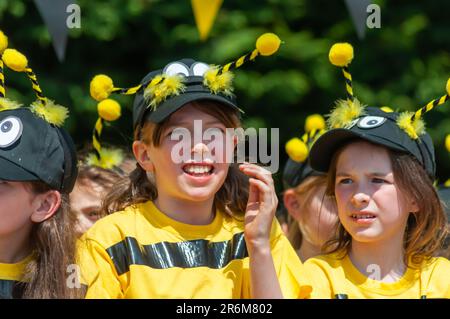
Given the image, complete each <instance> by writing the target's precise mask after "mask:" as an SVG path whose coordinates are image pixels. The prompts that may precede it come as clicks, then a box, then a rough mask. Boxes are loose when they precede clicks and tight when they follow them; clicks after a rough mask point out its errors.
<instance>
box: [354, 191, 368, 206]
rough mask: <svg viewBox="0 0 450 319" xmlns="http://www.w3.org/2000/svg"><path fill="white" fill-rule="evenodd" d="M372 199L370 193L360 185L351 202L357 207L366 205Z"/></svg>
mask: <svg viewBox="0 0 450 319" xmlns="http://www.w3.org/2000/svg"><path fill="white" fill-rule="evenodd" d="M369 201H370V195H369V193H368V192H367V191H366V190H365V189H363V188H362V187H361V186H360V187H358V188H357V189H356V191H355V193H354V194H353V196H352V199H351V202H352V204H353V206H354V207H355V208H361V207H364V206H366V205H367V204H368V203H369Z"/></svg>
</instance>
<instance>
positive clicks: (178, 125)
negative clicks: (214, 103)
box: [167, 120, 225, 128]
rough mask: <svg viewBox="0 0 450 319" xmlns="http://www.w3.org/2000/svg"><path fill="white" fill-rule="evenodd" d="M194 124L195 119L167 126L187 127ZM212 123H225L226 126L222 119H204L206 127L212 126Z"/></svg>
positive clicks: (203, 123)
mask: <svg viewBox="0 0 450 319" xmlns="http://www.w3.org/2000/svg"><path fill="white" fill-rule="evenodd" d="M193 125H194V122H193V121H189V122H186V121H182V122H179V123H176V122H175V123H173V124H169V126H167V128H172V127H186V126H193ZM210 125H224V126H225V124H223V123H222V122H221V121H219V120H212V121H202V126H203V127H205V126H210Z"/></svg>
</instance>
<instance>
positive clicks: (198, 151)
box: [192, 143, 209, 160]
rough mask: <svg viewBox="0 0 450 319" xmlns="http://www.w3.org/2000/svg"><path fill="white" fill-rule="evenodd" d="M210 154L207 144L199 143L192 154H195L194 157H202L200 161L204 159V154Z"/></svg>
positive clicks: (193, 148)
mask: <svg viewBox="0 0 450 319" xmlns="http://www.w3.org/2000/svg"><path fill="white" fill-rule="evenodd" d="M208 152H209V149H208V146H206V144H205V143H197V144H195V145H194V146H193V147H192V153H194V157H197V156H200V159H202V157H203V154H208ZM196 160H197V159H196Z"/></svg>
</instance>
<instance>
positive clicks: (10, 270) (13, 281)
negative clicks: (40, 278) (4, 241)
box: [0, 256, 32, 299]
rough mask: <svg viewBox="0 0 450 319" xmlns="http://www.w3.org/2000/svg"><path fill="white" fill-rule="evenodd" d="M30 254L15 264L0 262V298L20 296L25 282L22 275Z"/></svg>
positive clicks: (29, 259)
mask: <svg viewBox="0 0 450 319" xmlns="http://www.w3.org/2000/svg"><path fill="white" fill-rule="evenodd" d="M31 258H32V257H31V256H29V257H27V258H25V259H24V260H22V261H20V262H18V263H16V264H2V263H0V299H13V298H14V299H17V298H21V297H22V293H23V290H24V288H25V283H24V282H22V277H23V274H24V271H25V267H26V266H27V264H28V263H29V262H30V261H31Z"/></svg>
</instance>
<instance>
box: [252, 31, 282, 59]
mask: <svg viewBox="0 0 450 319" xmlns="http://www.w3.org/2000/svg"><path fill="white" fill-rule="evenodd" d="M280 44H281V40H280V38H279V37H278V36H277V35H276V34H275V33H264V34H263V35H261V36H260V37H259V38H258V39H257V40H256V49H257V50H258V52H259V54H261V55H263V56H269V55H272V54H274V53H275V52H277V51H278V49H279V48H280Z"/></svg>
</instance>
